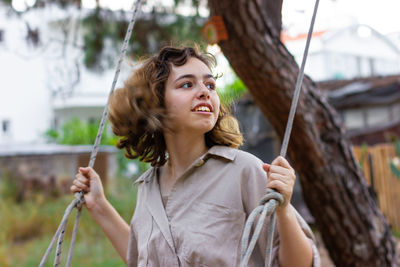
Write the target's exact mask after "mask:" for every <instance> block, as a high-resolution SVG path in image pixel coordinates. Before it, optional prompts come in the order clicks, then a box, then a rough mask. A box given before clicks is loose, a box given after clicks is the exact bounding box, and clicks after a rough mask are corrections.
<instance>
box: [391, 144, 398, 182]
mask: <svg viewBox="0 0 400 267" xmlns="http://www.w3.org/2000/svg"><path fill="white" fill-rule="evenodd" d="M394 146H395V149H396V156H395V157H394V158H393V159H392V160H391V161H390V163H389V166H390V170H391V171H392V173H393V174H394V175H395V176H396V177H397V178H398V179H400V141H399V140H396V141H394Z"/></svg>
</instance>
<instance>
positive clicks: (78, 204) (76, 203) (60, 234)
mask: <svg viewBox="0 0 400 267" xmlns="http://www.w3.org/2000/svg"><path fill="white" fill-rule="evenodd" d="M142 1H143V0H137V2H136V4H134V5H133V6H132V8H133V7H134V11H133V14H132V18H131V20H130V22H129V26H128V30H127V32H126V35H125V39H124V42H123V44H122V49H121V54H120V57H119V60H118V64H117V67H116V71H115V75H114V80H113V82H112V85H111V90H110V93H109V95H108V98H107V103H106V106H105V107H104V111H103V115H102V117H101V121H100V126H99V129H98V132H97V136H96V141H95V143H94V145H93V148H92V152H91V154H90V161H89V165H88V166H89V167H93V166H94V163H95V161H96V156H97V152H98V150H99V144H100V141H101V135H102V133H103V130H104V126H105V122H106V119H107V115H108V104H109V101H110V96H111V95H112V93H113V92H114V91H115V85H116V84H117V80H118V77H119V73H120V72H121V65H122V61H123V60H124V58H125V55H126V51H127V47H128V43H129V40H130V38H131V35H132V31H133V26H134V25H135V21H136V18H137V16H138V13H139V10H140V8H141V5H142ZM83 195H84V192H79V193H76V194H75V199H74V200H73V201H72V202H71V203H70V204H69V205H68V207H67V208H66V210H65V212H64V216H63V218H62V220H61V223H60V225H59V226H58V229H57V231H56V233H55V234H54V236H53V238H52V240H51V242H50V245H49V247H48V248H47V250H46V252H45V254H44V255H43V258H42V260H41V262H40V264H39V267H43V266H44V264H45V263H46V261H47V259H48V257H49V255H50V252H51V251H52V249H53V247H54V244H55V241H56V239H57V240H58V242H57V248H56V255H55V259H54V266H55V267H57V266H59V264H60V261H61V252H62V243H63V240H64V234H65V230H66V227H67V222H68V217H69V215H70V214H71V212H72V210H73V209H74V208H77V209H78V212H77V215H76V219H75V224H74V229H73V232H72V238H71V245H70V248H69V251H68V258H67V263H66V266H67V267H69V266H70V265H71V260H72V254H73V250H74V245H75V241H76V233H77V232H78V225H79V219H80V216H81V210H82V205H83V203H84V202H85V199H84V197H83Z"/></svg>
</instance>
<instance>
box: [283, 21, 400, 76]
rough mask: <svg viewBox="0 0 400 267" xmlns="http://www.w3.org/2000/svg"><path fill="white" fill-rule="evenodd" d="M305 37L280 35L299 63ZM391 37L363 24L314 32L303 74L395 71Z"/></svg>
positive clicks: (397, 63)
mask: <svg viewBox="0 0 400 267" xmlns="http://www.w3.org/2000/svg"><path fill="white" fill-rule="evenodd" d="M306 38H307V34H301V35H297V36H290V35H288V34H286V33H285V32H282V35H281V40H282V42H283V43H284V44H285V46H286V47H287V49H288V50H289V51H290V52H291V53H292V54H293V56H294V57H295V59H296V61H297V62H298V63H299V64H300V63H301V60H302V57H303V52H304V47H305V42H306ZM392 40H394V37H393V38H389V37H386V36H384V35H382V34H380V33H379V32H377V31H375V30H374V29H373V28H371V27H369V26H367V25H352V26H348V27H345V28H341V29H335V30H326V31H321V32H314V33H313V36H312V40H311V44H310V50H309V54H308V58H307V64H306V68H305V73H306V74H307V75H309V76H310V77H311V78H312V79H313V80H315V81H326V80H334V79H341V80H343V79H345V80H348V79H353V78H357V77H368V76H378V75H392V74H398V73H400V50H399V47H398V46H397V45H396V44H395V43H393V42H392ZM399 44H400V43H399Z"/></svg>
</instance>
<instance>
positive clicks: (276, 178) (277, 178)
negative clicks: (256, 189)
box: [268, 173, 291, 184]
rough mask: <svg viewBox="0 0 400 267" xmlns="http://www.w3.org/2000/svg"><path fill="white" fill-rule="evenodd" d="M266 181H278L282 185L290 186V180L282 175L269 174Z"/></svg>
mask: <svg viewBox="0 0 400 267" xmlns="http://www.w3.org/2000/svg"><path fill="white" fill-rule="evenodd" d="M268 179H269V180H270V181H274V180H278V181H282V182H283V183H284V184H291V183H290V181H291V180H290V179H288V178H287V176H285V175H282V174H279V173H271V174H270V175H269V176H268Z"/></svg>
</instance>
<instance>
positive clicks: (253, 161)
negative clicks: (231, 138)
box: [210, 145, 263, 168]
mask: <svg viewBox="0 0 400 267" xmlns="http://www.w3.org/2000/svg"><path fill="white" fill-rule="evenodd" d="M210 153H211V154H215V155H218V156H222V157H225V158H227V159H229V160H231V162H232V163H233V164H234V165H236V166H239V167H240V166H241V167H244V168H253V167H257V168H262V163H263V162H262V160H261V159H259V158H258V157H256V156H255V155H253V154H251V153H249V152H247V151H244V150H241V149H237V148H232V147H228V146H220V145H218V146H213V147H212V148H211V149H210Z"/></svg>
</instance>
